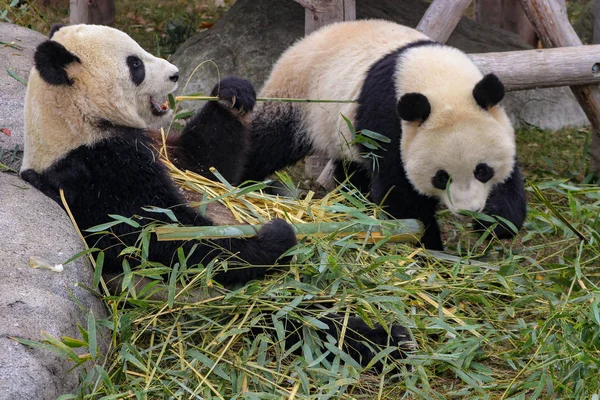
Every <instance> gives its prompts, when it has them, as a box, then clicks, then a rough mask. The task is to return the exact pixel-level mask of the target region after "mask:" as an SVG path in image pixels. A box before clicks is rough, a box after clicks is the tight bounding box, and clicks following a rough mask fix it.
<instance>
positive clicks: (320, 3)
mask: <svg viewBox="0 0 600 400" xmlns="http://www.w3.org/2000/svg"><path fill="white" fill-rule="evenodd" d="M294 1H295V2H296V3H298V4H300V5H301V6H302V7H304V8H306V9H307V10H310V11H312V12H314V13H323V12H328V11H331V10H333V9H334V7H335V5H336V3H337V1H338V0H294Z"/></svg>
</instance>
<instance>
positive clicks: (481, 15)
mask: <svg viewBox="0 0 600 400" xmlns="http://www.w3.org/2000/svg"><path fill="white" fill-rule="evenodd" d="M599 1H600V0H599ZM473 20H475V21H477V22H480V23H482V24H486V25H492V26H495V27H498V28H501V29H505V30H507V31H510V32H514V33H516V34H517V35H519V36H520V37H521V38H522V39H523V40H525V41H526V42H527V43H529V44H530V45H531V46H532V47H537V43H538V37H537V34H536V33H535V28H534V27H533V25H532V24H531V22H530V21H529V18H527V15H526V14H525V12H523V7H522V6H521V1H520V0H474V2H473Z"/></svg>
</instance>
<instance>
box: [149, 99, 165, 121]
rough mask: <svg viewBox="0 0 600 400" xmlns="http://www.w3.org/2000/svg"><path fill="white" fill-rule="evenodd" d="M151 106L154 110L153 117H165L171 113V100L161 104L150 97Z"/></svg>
mask: <svg viewBox="0 0 600 400" xmlns="http://www.w3.org/2000/svg"><path fill="white" fill-rule="evenodd" d="M150 106H151V109H152V115H155V116H157V117H159V116H161V115H165V114H166V113H167V112H168V111H169V100H165V101H164V102H163V103H159V102H158V101H156V100H154V98H152V97H150Z"/></svg>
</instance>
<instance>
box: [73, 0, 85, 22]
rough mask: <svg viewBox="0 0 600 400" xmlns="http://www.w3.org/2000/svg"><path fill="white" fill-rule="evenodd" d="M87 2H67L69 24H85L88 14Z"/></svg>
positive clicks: (77, 0)
mask: <svg viewBox="0 0 600 400" xmlns="http://www.w3.org/2000/svg"><path fill="white" fill-rule="evenodd" d="M89 4H90V2H89V0H70V2H69V23H70V24H71V25H74V24H87V22H88V12H89Z"/></svg>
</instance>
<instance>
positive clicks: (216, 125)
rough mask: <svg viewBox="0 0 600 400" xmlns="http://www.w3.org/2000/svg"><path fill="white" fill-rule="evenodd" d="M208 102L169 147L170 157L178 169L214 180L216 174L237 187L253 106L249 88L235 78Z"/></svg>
mask: <svg viewBox="0 0 600 400" xmlns="http://www.w3.org/2000/svg"><path fill="white" fill-rule="evenodd" d="M211 95H212V96H216V97H218V98H219V100H218V101H208V102H207V103H206V104H205V105H204V107H202V109H200V110H199V111H198V112H197V113H196V114H195V115H194V116H193V117H192V119H191V120H190V121H189V122H188V123H187V124H186V126H185V128H184V130H183V132H182V133H181V135H180V136H179V137H178V138H176V139H175V140H174V143H170V144H171V145H172V147H171V148H170V155H171V156H172V158H173V160H174V161H173V162H174V163H175V164H176V165H177V166H178V167H179V168H184V169H189V170H192V171H194V172H197V173H199V174H201V175H203V176H205V177H207V178H209V179H212V180H215V176H214V174H213V173H212V172H211V171H210V168H211V167H215V168H216V169H217V171H218V172H219V173H220V174H221V175H222V176H223V177H224V178H225V179H226V180H227V181H229V182H230V183H232V184H239V183H240V179H241V177H242V172H243V167H244V164H245V162H246V157H247V156H248V153H249V140H250V131H249V123H250V121H249V116H250V115H251V112H252V110H253V108H254V105H255V102H256V92H255V90H254V87H253V86H252V84H251V83H250V82H249V81H247V80H245V79H239V78H234V77H228V78H225V79H223V80H222V81H221V82H220V83H218V84H217V85H215V87H214V88H213V90H212V92H211Z"/></svg>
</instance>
